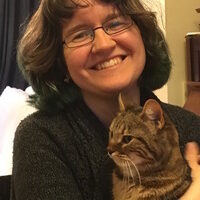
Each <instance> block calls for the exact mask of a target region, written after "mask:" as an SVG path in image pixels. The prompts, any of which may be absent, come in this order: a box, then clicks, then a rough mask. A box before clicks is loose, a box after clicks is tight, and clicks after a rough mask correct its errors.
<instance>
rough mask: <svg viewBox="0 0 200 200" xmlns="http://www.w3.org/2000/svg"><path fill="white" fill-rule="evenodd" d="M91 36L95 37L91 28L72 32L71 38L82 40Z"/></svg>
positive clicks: (72, 39) (73, 40) (77, 40)
mask: <svg viewBox="0 0 200 200" xmlns="http://www.w3.org/2000/svg"><path fill="white" fill-rule="evenodd" d="M91 37H93V34H92V32H91V30H81V31H77V32H75V33H73V34H71V36H70V39H69V40H70V41H71V42H82V41H84V40H87V39H88V38H91Z"/></svg>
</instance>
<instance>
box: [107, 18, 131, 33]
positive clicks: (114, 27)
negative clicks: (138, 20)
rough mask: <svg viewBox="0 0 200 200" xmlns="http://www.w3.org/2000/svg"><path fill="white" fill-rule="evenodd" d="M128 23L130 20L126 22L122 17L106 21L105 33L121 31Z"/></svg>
mask: <svg viewBox="0 0 200 200" xmlns="http://www.w3.org/2000/svg"><path fill="white" fill-rule="evenodd" d="M129 23H130V20H129V21H128V20H127V19H126V18H124V17H123V16H119V17H116V18H113V19H111V20H109V21H107V23H106V24H105V25H104V27H105V30H106V31H107V32H113V31H118V30H121V29H123V28H124V27H126V26H127V24H129Z"/></svg>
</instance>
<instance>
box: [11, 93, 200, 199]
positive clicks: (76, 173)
mask: <svg viewBox="0 0 200 200" xmlns="http://www.w3.org/2000/svg"><path fill="white" fill-rule="evenodd" d="M148 98H155V99H157V97H155V96H154V95H153V94H152V93H151V92H149V93H148V94H146V95H145V96H141V104H143V103H144V101H145V100H146V99H148ZM157 100H158V99H157ZM158 101H159V100H158ZM160 103H161V102H160ZM161 106H162V107H163V109H164V111H165V112H166V113H167V114H168V115H169V117H170V118H171V120H172V121H173V122H174V124H175V126H176V128H177V130H178V132H179V137H180V147H181V151H182V153H183V150H184V146H185V144H186V143H187V142H188V141H197V142H198V143H199V144H200V118H199V117H198V116H196V115H195V114H192V113H190V112H188V111H185V110H183V109H182V108H180V107H176V106H173V105H167V104H164V103H161ZM107 142H108V130H106V128H105V127H104V126H103V124H102V123H101V122H100V121H99V120H98V119H97V117H96V116H95V115H94V114H93V113H92V112H91V111H90V110H89V108H88V107H87V106H86V105H85V103H84V102H83V101H82V100H78V101H76V102H74V103H73V104H71V105H69V106H66V108H65V110H63V111H59V112H57V113H54V114H51V113H49V112H48V113H47V112H42V111H38V112H36V113H34V114H32V115H30V116H29V117H27V118H26V119H25V120H23V121H22V122H21V123H20V125H19V127H18V129H17V131H16V136H15V141H14V156H13V176H12V181H11V182H12V186H11V190H12V194H11V199H12V200H106V199H111V182H110V179H109V178H108V177H109V172H110V170H109V169H108V168H106V167H105V166H108V165H107V164H106V163H107V161H108V160H109V159H108V156H107V151H106V146H107Z"/></svg>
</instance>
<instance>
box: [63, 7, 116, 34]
mask: <svg viewBox="0 0 200 200" xmlns="http://www.w3.org/2000/svg"><path fill="white" fill-rule="evenodd" d="M118 16H120V14H119V12H118V11H115V12H113V13H110V14H108V15H107V16H106V18H105V19H104V22H103V23H102V24H104V23H105V22H107V21H109V20H111V19H113V18H115V17H118ZM87 27H90V26H89V25H87V24H85V23H83V24H78V25H75V26H74V27H72V28H70V29H69V30H68V31H67V35H68V34H70V33H73V32H75V31H77V30H81V29H83V28H87Z"/></svg>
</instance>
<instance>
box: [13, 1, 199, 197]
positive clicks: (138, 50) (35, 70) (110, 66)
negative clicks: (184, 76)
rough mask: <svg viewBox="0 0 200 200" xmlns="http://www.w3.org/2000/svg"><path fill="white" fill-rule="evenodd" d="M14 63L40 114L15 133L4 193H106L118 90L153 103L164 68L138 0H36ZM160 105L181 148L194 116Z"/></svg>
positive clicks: (193, 134)
mask: <svg viewBox="0 0 200 200" xmlns="http://www.w3.org/2000/svg"><path fill="white" fill-rule="evenodd" d="M18 63H19V65H20V67H21V70H22V72H23V73H24V75H25V77H26V78H27V80H28V81H29V83H30V84H31V85H32V87H33V89H34V91H35V92H36V94H35V95H34V96H32V103H34V105H35V106H36V107H37V108H38V109H39V112H36V113H35V114H32V115H31V116H29V117H28V118H26V119H25V120H24V121H23V122H22V123H21V124H20V125H19V127H18V129H17V131H16V136H15V141H14V156H13V179H12V197H11V198H12V199H20V200H25V199H34V200H35V199H48V200H50V199H52V200H53V199H54V200H55V199H70V200H72V199H74V200H79V199H80V200H81V199H87V200H90V199H91V200H92V199H95V200H97V199H110V196H109V195H110V193H109V192H108V191H109V189H110V188H109V186H110V184H109V181H107V180H106V177H107V176H106V175H105V172H104V171H103V170H102V169H103V165H104V163H105V160H106V159H107V156H106V155H107V152H106V146H107V141H108V127H109V124H110V122H111V120H112V119H113V117H114V116H115V115H116V113H117V111H118V102H117V97H118V94H119V92H123V93H124V94H125V95H126V97H127V98H129V99H130V100H131V101H134V102H135V103H137V104H140V105H143V103H144V102H145V100H146V99H148V98H154V99H156V100H157V101H158V102H160V101H159V99H158V98H157V97H156V96H155V95H154V94H153V93H152V92H151V91H152V90H154V89H157V88H160V87H161V86H163V85H164V84H165V83H166V82H167V80H168V77H169V74H170V66H171V62H170V58H169V55H168V49H167V44H166V42H165V39H164V37H163V34H162V32H161V31H160V29H159V27H158V25H157V22H156V18H155V15H154V14H153V13H151V12H149V11H146V10H145V9H144V8H143V6H142V4H141V3H140V2H139V1H137V0H121V1H120V0H118V1H116V0H110V1H109V0H107V1H106V0H104V1H103V0H102V1H97V0H96V1H95V0H74V1H72V0H65V1H64V0H63V1H62V0H57V1H55V0H42V1H41V3H40V6H39V8H38V10H37V11H36V13H35V14H34V16H33V17H32V19H31V21H30V22H29V24H28V26H27V29H26V30H25V32H24V34H23V37H22V39H21V40H20V42H19V47H18ZM160 104H161V105H162V107H163V109H164V110H165V112H167V113H168V115H169V116H170V118H171V120H172V121H173V122H174V123H175V125H176V127H177V129H178V131H179V133H180V145H181V150H182V152H183V149H184V146H185V144H186V143H187V142H188V141H200V135H199V133H198V127H199V125H200V119H199V118H198V117H197V116H196V115H194V114H192V113H189V112H187V111H185V110H183V109H181V108H178V107H175V106H172V105H167V104H164V103H162V102H160ZM195 150H196V149H195ZM190 155H191V154H190ZM197 157H198V153H195V159H197ZM192 160H194V159H192ZM195 169H196V168H195ZM195 171H197V170H195ZM102 173H103V174H102ZM195 177H196V176H195ZM102 179H103V184H102ZM195 183H196V182H195V181H194V184H193V185H194V186H193V187H194V188H195V189H196V188H197V187H196V186H197V184H195ZM105 188H107V190H108V191H107V190H105ZM188 192H189V195H191V192H190V191H188ZM190 197H191V196H190Z"/></svg>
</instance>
